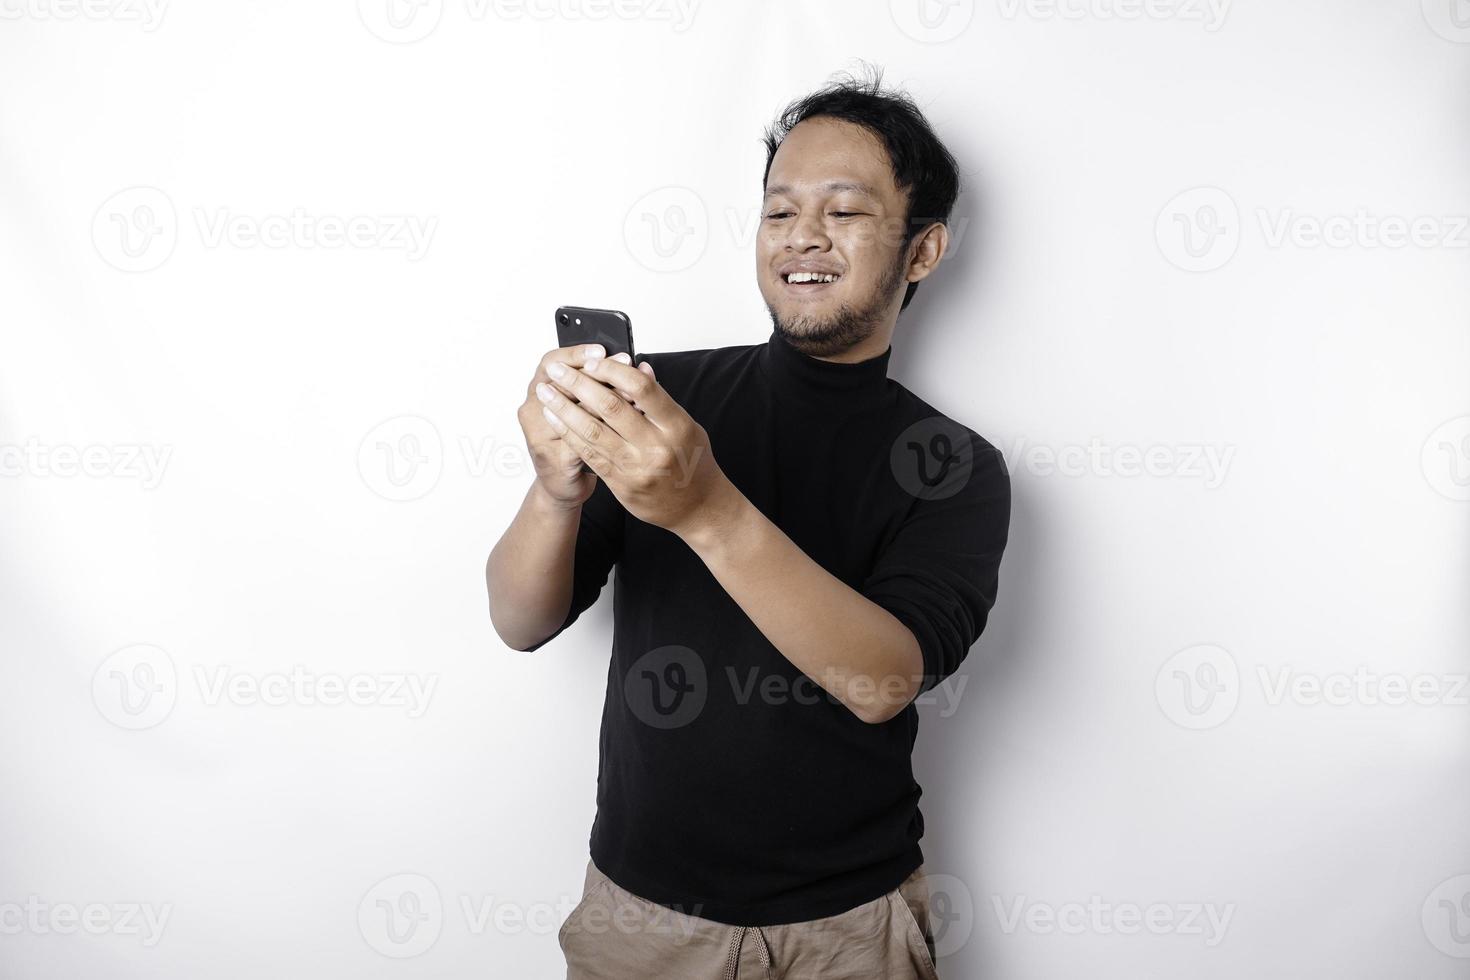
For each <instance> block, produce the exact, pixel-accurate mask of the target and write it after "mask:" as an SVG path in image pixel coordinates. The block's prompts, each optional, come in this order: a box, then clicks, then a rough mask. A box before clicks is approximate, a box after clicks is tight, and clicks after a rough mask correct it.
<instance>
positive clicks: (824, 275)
mask: <svg viewBox="0 0 1470 980" xmlns="http://www.w3.org/2000/svg"><path fill="white" fill-rule="evenodd" d="M837 279H838V276H837V275H836V274H835V273H831V272H792V273H790V274H788V275H787V276H786V281H787V282H788V283H790V284H791V285H796V284H798V283H803V282H836V281H837Z"/></svg>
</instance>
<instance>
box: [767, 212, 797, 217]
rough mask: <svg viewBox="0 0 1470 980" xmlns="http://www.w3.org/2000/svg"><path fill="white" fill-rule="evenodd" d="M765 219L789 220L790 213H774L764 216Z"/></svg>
mask: <svg viewBox="0 0 1470 980" xmlns="http://www.w3.org/2000/svg"><path fill="white" fill-rule="evenodd" d="M766 217H767V218H789V217H791V212H790V211H776V212H774V213H772V214H768V215H766Z"/></svg>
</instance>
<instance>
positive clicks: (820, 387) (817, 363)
mask: <svg viewBox="0 0 1470 980" xmlns="http://www.w3.org/2000/svg"><path fill="white" fill-rule="evenodd" d="M892 354H893V346H892V345H891V344H890V345H889V346H888V348H887V349H885V350H884V351H883V353H881V354H879V355H877V356H876V357H870V358H868V359H867V360H866V361H858V362H856V363H852V364H843V363H840V362H837V361H823V360H820V359H819V358H815V357H812V356H811V355H809V354H803V353H802V352H801V351H799V350H797V349H796V348H795V347H792V346H791V344H790V342H789V341H787V340H786V338H785V337H783V336H781V333H780V331H778V330H776V329H775V328H774V327H773V328H772V329H771V336H770V337H769V338H768V339H767V340H766V342H765V344H764V345H763V347H762V349H761V364H762V365H763V366H764V367H765V369H766V372H767V373H768V374H769V375H770V378H771V383H772V384H773V385H774V386H775V388H776V390H777V391H779V392H780V393H781V394H783V395H791V396H793V397H796V398H801V399H803V400H806V401H809V402H811V401H816V402H824V401H832V400H833V399H837V400H839V401H842V402H848V401H850V400H851V398H852V397H853V396H860V397H873V396H875V395H878V394H880V393H882V392H883V390H884V389H885V388H886V387H887V385H888V360H889V358H890V357H891V356H892Z"/></svg>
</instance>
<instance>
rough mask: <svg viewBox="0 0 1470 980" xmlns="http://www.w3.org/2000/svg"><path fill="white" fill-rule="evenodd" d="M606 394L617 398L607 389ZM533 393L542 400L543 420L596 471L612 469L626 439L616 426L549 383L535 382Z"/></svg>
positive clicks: (625, 448) (622, 452)
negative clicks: (593, 413)
mask: <svg viewBox="0 0 1470 980" xmlns="http://www.w3.org/2000/svg"><path fill="white" fill-rule="evenodd" d="M606 394H607V395H608V396H609V397H611V398H613V399H615V400H616V399H617V396H616V395H613V394H612V393H611V392H606ZM536 397H537V398H538V399H539V400H540V401H541V403H542V404H541V411H542V415H543V416H544V417H545V418H546V422H547V424H548V425H550V426H551V428H552V429H554V430H555V431H556V434H557V435H559V436H561V438H562V439H563V441H565V442H566V444H567V445H569V446H571V447H572V449H573V450H575V451H576V453H577V455H578V456H581V457H582V459H583V460H585V461H586V462H587V465H588V466H590V467H592V469H593V470H594V471H595V472H597V473H598V474H602V473H604V472H606V471H608V470H611V469H614V468H615V467H616V462H617V461H618V460H620V459H622V458H623V457H624V456H625V455H626V451H627V448H628V442H627V440H625V439H624V438H623V437H622V436H621V435H619V434H618V432H617V430H616V429H614V428H612V427H611V426H610V425H608V424H607V423H606V422H604V421H603V420H602V419H600V418H598V417H597V416H595V415H592V414H591V413H589V412H588V411H587V410H586V409H585V408H583V407H582V406H581V405H579V404H577V403H576V402H574V401H572V400H571V399H569V398H567V396H566V395H564V394H562V393H561V392H560V391H558V390H557V389H556V388H555V387H554V386H553V385H549V384H539V385H537V386H536ZM640 421H641V419H640ZM644 424H645V425H646V424H647V423H646V422H645V423H644Z"/></svg>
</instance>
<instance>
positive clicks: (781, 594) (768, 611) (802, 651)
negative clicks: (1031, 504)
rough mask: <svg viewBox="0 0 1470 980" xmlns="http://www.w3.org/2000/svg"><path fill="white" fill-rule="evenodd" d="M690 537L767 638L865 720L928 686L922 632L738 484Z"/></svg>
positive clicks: (887, 714) (887, 713) (883, 715)
mask: <svg viewBox="0 0 1470 980" xmlns="http://www.w3.org/2000/svg"><path fill="white" fill-rule="evenodd" d="M680 537H681V538H683V539H684V541H685V543H687V544H688V545H689V547H690V548H691V549H693V551H694V552H695V554H697V555H698V556H699V557H700V559H701V560H702V561H703V562H704V563H705V565H706V566H707V567H708V568H709V570H710V572H711V573H712V574H713V575H714V577H715V579H716V580H717V581H718V582H719V583H720V585H721V586H723V587H724V589H725V591H726V592H727V593H729V595H730V597H731V598H732V599H734V600H735V602H736V604H737V605H739V606H740V608H741V609H742V610H744V611H745V614H746V615H747V616H749V617H750V619H751V622H753V623H755V625H756V627H757V628H758V629H759V630H760V631H761V633H762V634H764V636H765V637H766V639H767V640H769V641H770V642H771V644H772V645H773V646H775V647H776V649H777V650H779V651H780V652H781V655H782V656H784V657H785V658H786V659H787V660H789V661H791V663H792V664H793V665H795V666H796V668H797V669H798V670H800V671H801V672H802V673H803V674H805V675H806V676H807V677H809V678H811V679H812V680H813V681H814V682H816V683H817V684H818V685H820V686H821V687H822V688H823V689H825V690H827V691H828V692H830V693H831V694H832V695H833V697H835V698H837V699H838V700H839V701H841V702H842V703H843V704H845V705H846V706H847V707H848V708H849V709H850V710H851V711H852V712H853V713H854V714H856V715H857V716H858V717H859V718H861V719H863V720H864V721H868V722H881V721H886V720H888V719H889V718H891V717H893V716H894V715H896V714H897V713H898V712H899V711H901V710H902V709H903V707H904V706H905V705H906V704H908V703H909V701H911V700H912V699H913V696H914V695H915V694H916V693H917V692H918V690H919V683H920V681H921V680H922V677H923V672H924V666H923V657H922V655H921V654H920V651H919V645H918V641H917V640H915V639H914V634H913V633H912V632H911V631H910V630H909V629H908V627H906V626H905V625H904V624H903V623H901V622H899V620H898V619H896V618H895V617H894V616H893V615H892V614H891V613H889V612H888V611H887V610H886V609H884V608H882V607H881V606H879V605H877V604H876V603H874V602H872V601H871V600H869V599H867V598H865V597H864V596H863V595H861V594H860V593H858V592H857V591H855V590H853V589H852V588H849V587H848V586H847V585H846V584H845V583H844V582H843V581H842V580H841V579H838V578H837V577H835V576H834V575H832V574H831V573H830V572H828V571H827V570H826V569H824V568H822V566H821V565H819V564H817V563H816V562H815V561H813V560H812V559H811V557H810V556H808V555H807V554H806V553H805V552H804V551H802V550H801V548H799V547H797V545H796V543H795V542H793V541H792V540H791V539H790V538H789V537H787V536H786V534H785V533H783V532H782V531H781V529H780V528H778V527H776V526H775V525H774V524H772V523H771V522H770V521H769V520H768V519H767V518H766V516H765V515H764V514H762V513H761V512H760V510H759V509H758V508H756V507H755V505H753V504H752V503H751V502H750V501H749V500H747V499H746V498H745V496H744V495H743V494H741V493H740V492H739V490H738V489H736V488H735V487H734V486H733V485H730V486H729V487H728V489H727V490H726V491H725V492H724V493H722V495H721V499H720V501H719V503H718V504H717V505H716V506H713V507H711V508H709V509H708V511H707V513H705V514H704V515H703V516H702V518H701V520H700V521H699V524H698V526H697V527H692V528H689V529H684V530H681V531H680Z"/></svg>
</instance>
